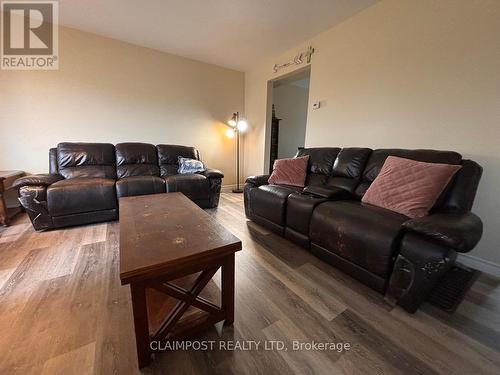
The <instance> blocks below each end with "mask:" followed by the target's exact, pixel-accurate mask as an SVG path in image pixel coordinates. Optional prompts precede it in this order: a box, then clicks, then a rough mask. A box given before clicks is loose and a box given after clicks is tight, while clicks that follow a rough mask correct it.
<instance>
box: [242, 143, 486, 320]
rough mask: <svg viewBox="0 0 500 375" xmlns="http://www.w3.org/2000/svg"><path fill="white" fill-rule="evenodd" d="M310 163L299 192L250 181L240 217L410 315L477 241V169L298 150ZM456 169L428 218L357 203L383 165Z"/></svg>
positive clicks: (428, 157) (366, 152) (367, 153)
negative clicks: (459, 255)
mask: <svg viewBox="0 0 500 375" xmlns="http://www.w3.org/2000/svg"><path fill="white" fill-rule="evenodd" d="M305 155H309V165H308V172H307V179H306V187H305V188H296V187H290V186H278V185H270V184H268V181H267V180H268V178H269V176H268V175H262V176H252V177H249V178H248V179H247V180H246V184H245V189H244V199H245V213H246V216H247V217H248V218H249V219H250V220H253V221H254V222H256V223H258V224H260V225H262V226H264V227H266V228H268V229H270V230H272V231H274V232H276V233H278V234H280V235H282V236H285V237H286V238H288V239H290V240H291V241H293V242H295V243H297V244H299V245H300V246H302V247H304V248H307V249H309V250H310V251H311V252H312V253H314V254H315V255H316V256H318V257H320V258H321V259H323V260H325V261H326V262H328V263H330V264H332V265H334V266H336V267H338V268H340V269H341V270H343V271H344V272H346V273H348V274H349V275H351V276H352V277H354V278H356V279H358V280H359V281H361V282H363V283H365V284H367V285H368V286H370V287H372V288H373V289H375V290H377V291H379V292H381V293H386V295H387V297H388V298H389V299H391V300H395V301H397V303H398V304H399V305H401V306H402V307H404V308H405V309H406V310H407V311H409V312H414V311H415V310H416V309H417V308H418V307H419V305H420V304H421V303H422V302H423V301H424V300H425V299H426V298H427V296H428V294H429V293H430V291H431V290H432V288H433V287H434V286H435V285H436V284H437V282H438V281H439V280H440V279H441V278H442V277H443V276H444V274H445V273H446V272H447V271H448V270H449V269H450V268H451V267H452V266H453V265H454V261H455V258H456V255H457V252H468V251H470V250H472V249H473V248H474V247H475V245H476V244H477V243H478V242H479V240H480V238H481V235H482V222H481V220H480V219H479V218H478V217H477V216H476V215H474V214H473V213H471V212H470V211H471V208H472V204H473V201H474V197H475V195H476V190H477V187H478V184H479V180H480V178H481V174H482V168H481V166H480V165H478V164H477V163H475V162H474V161H471V160H464V159H462V156H461V155H460V154H458V153H456V152H452V151H436V150H403V149H379V150H371V149H368V148H335V147H332V148H301V149H299V151H298V153H297V156H305ZM389 155H393V156H399V157H403V158H408V159H413V160H417V161H423V162H435V163H445V164H456V165H461V166H462V168H461V169H460V170H459V172H458V173H457V174H456V175H455V176H454V178H453V180H452V181H451V182H450V183H449V185H448V186H447V188H446V189H445V191H444V192H443V193H442V194H441V196H440V198H439V199H438V200H437V202H436V204H435V206H434V207H433V209H432V210H431V212H430V215H428V216H426V217H423V218H419V219H410V218H408V217H406V216H404V215H401V214H399V213H396V212H393V211H390V210H387V209H384V208H379V207H375V206H372V205H368V204H363V203H361V198H362V197H363V194H364V193H365V192H366V190H367V189H368V187H369V186H370V184H371V183H372V181H373V180H374V179H375V178H376V177H377V175H378V173H379V172H380V169H381V168H382V165H383V164H384V161H385V159H386V158H387V157H388V156H389Z"/></svg>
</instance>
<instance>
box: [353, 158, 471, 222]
mask: <svg viewBox="0 0 500 375" xmlns="http://www.w3.org/2000/svg"><path fill="white" fill-rule="evenodd" d="M460 168H462V167H461V166H460V165H450V164H438V163H424V162H421V161H415V160H410V159H404V158H398V157H396V156H389V157H387V159H386V160H385V163H384V165H383V166H382V169H381V171H380V173H379V174H378V176H377V178H376V179H375V180H374V181H373V182H372V184H371V185H370V187H369V188H368V190H367V191H366V193H365V195H364V196H363V199H362V200H361V201H362V202H363V203H369V204H372V205H374V206H378V207H383V208H387V209H389V210H391V211H395V212H399V213H400V214H403V215H406V216H408V217H410V218H416V217H423V216H427V215H428V214H429V210H430V209H431V208H432V206H434V204H435V203H436V200H437V199H438V198H439V196H440V195H441V193H442V192H443V190H444V189H445V188H446V185H448V182H450V180H451V178H452V177H453V175H454V174H455V173H456V172H457V171H458V170H459V169H460Z"/></svg>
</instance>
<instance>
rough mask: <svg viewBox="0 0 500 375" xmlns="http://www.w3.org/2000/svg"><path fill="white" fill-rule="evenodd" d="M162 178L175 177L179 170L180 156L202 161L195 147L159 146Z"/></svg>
mask: <svg viewBox="0 0 500 375" xmlns="http://www.w3.org/2000/svg"><path fill="white" fill-rule="evenodd" d="M156 150H157V152H158V163H159V164H160V176H161V177H166V176H171V175H175V174H177V173H178V172H177V171H178V169H179V160H178V159H179V156H182V157H183V158H189V159H195V160H200V153H199V152H198V150H197V149H196V148H194V147H188V146H178V145H157V146H156Z"/></svg>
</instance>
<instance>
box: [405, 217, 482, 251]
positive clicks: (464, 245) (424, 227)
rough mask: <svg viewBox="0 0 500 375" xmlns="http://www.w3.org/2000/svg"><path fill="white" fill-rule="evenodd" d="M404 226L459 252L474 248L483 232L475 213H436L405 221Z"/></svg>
mask: <svg viewBox="0 0 500 375" xmlns="http://www.w3.org/2000/svg"><path fill="white" fill-rule="evenodd" d="M403 228H405V229H407V230H409V231H412V232H416V233H418V234H421V235H423V236H425V237H427V238H430V239H433V240H435V241H436V242H438V243H439V244H441V245H443V246H447V247H450V248H452V249H454V250H456V251H458V252H468V251H470V250H472V249H473V248H474V247H475V246H476V245H477V243H478V242H479V240H480V239H481V236H482V234H483V223H482V222H481V219H480V218H479V217H477V216H476V215H475V214H473V213H471V212H469V213H436V214H432V215H429V216H425V217H422V218H418V219H412V220H408V221H406V222H405V223H403Z"/></svg>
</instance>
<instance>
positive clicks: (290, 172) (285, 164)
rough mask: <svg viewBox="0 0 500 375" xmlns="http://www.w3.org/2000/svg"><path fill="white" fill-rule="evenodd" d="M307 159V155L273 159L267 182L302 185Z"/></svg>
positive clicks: (304, 179) (304, 180)
mask: <svg viewBox="0 0 500 375" xmlns="http://www.w3.org/2000/svg"><path fill="white" fill-rule="evenodd" d="M308 160H309V155H306V156H299V157H296V158H288V159H278V160H275V161H274V169H273V173H272V174H271V176H270V177H269V183H270V184H275V185H290V186H298V187H304V183H305V182H306V173H307V162H308Z"/></svg>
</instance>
